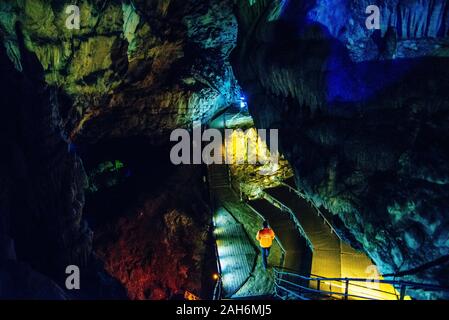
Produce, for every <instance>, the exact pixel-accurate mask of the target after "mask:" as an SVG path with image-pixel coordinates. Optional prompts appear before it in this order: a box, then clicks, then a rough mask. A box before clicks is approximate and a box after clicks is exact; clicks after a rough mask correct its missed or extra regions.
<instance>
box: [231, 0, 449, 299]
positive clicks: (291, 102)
mask: <svg viewBox="0 0 449 320" xmlns="http://www.w3.org/2000/svg"><path fill="white" fill-rule="evenodd" d="M443 2H445V1H442V3H443ZM337 3H338V4H340V5H343V7H338V10H337V9H335V10H334V7H333V6H332V5H334V4H335V5H336V4H337ZM363 3H364V1H316V2H315V4H312V5H311V6H310V7H306V6H303V5H301V4H300V3H299V2H293V1H275V0H273V1H256V2H255V4H253V5H249V3H247V2H241V3H240V7H239V10H238V18H239V27H240V30H241V32H242V34H241V37H239V39H241V41H240V43H239V45H238V49H237V53H236V59H235V70H236V71H237V78H238V80H239V82H240V84H241V85H242V87H243V89H244V91H245V93H246V94H247V98H248V103H249V107H250V112H251V114H252V115H253V117H254V119H255V123H256V125H257V126H258V127H262V128H279V129H280V144H281V148H282V150H283V151H284V154H285V156H286V157H287V159H288V160H289V162H290V164H291V165H292V167H293V169H294V171H295V175H296V180H297V185H298V186H299V188H300V189H301V190H303V191H304V192H305V193H306V194H307V195H308V196H309V197H310V198H311V199H312V200H313V201H315V203H317V204H318V205H322V206H324V207H326V208H327V209H328V210H330V211H331V212H332V213H334V214H336V215H339V217H340V218H341V219H342V220H343V221H344V223H345V225H346V227H347V228H348V229H349V230H350V231H351V232H352V234H353V235H354V236H355V238H356V239H357V240H358V242H360V243H361V244H362V245H363V247H364V249H365V250H366V252H367V253H368V254H369V255H370V257H371V258H372V259H373V260H374V261H375V263H376V264H377V265H378V266H379V268H380V270H381V272H382V273H384V274H391V273H398V272H403V271H406V273H405V274H406V276H405V277H404V279H407V280H413V281H420V282H427V283H438V284H441V285H448V280H447V277H446V276H445V274H447V272H448V271H449V266H448V264H447V259H446V257H447V256H448V254H449V240H448V236H447V235H448V231H449V229H448V228H449V227H448V226H449V220H448V215H447V212H448V210H449V203H448V201H447V199H449V188H448V182H449V181H448V177H449V167H448V165H447V163H448V160H449V152H448V148H447V143H446V141H445V140H446V139H445V137H446V136H447V134H448V133H449V132H448V126H447V120H448V119H449V84H448V82H447V81H446V80H444V79H448V78H449V60H448V58H447V56H448V55H447V49H444V46H446V48H447V40H448V38H447V36H448V30H447V29H448V25H447V23H446V22H445V21H446V20H445V19H446V18H445V19H437V18H435V19H434V18H433V17H436V16H438V17H440V16H442V17H447V16H448V11H447V10H448V7H447V6H446V7H440V6H436V7H435V6H434V7H428V6H424V5H423V4H422V2H420V1H409V2H407V4H402V5H400V6H396V7H395V9H394V10H393V11H394V12H395V13H392V11H391V10H390V18H392V17H399V16H400V15H399V16H398V15H397V14H398V12H399V11H400V12H410V10H411V9H416V8H418V6H419V5H418V4H421V5H423V6H424V7H425V8H423V9H422V10H421V11H420V10H415V11H413V14H411V16H407V19H409V20H407V19H400V20H395V22H394V21H393V22H391V25H392V28H391V29H390V32H389V33H388V32H384V33H382V36H383V38H381V39H380V41H381V43H382V42H383V43H384V48H385V45H387V46H389V45H390V44H391V43H392V40H391V39H392V37H393V36H392V35H394V34H395V35H396V36H395V38H396V40H395V41H397V43H396V45H395V47H394V49H395V54H391V55H390V56H389V57H385V56H383V55H382V53H383V52H382V51H381V49H379V48H382V46H380V47H379V46H377V45H375V43H374V42H372V41H373V40H371V39H372V37H371V36H372V32H370V31H368V30H366V29H363V28H362V26H363V25H364V21H365V20H364V19H365V17H366V15H364V14H363V13H364V8H365V7H363ZM384 3H387V4H388V7H394V5H395V4H397V3H398V1H385V2H384ZM282 4H284V6H282ZM415 5H416V6H415ZM267 8H268V9H267ZM355 8H358V10H359V11H354V9H355ZM443 8H446V9H445V11H443ZM340 10H343V11H345V10H347V11H345V12H343V13H341V12H340ZM360 10H362V11H360ZM398 10H399V11H398ZM354 12H355V13H354ZM357 12H359V13H360V14H358V13H357ZM340 13H341V14H340ZM386 14H387V13H386V12H385V15H386ZM308 15H310V16H314V19H313V21H314V22H313V21H312V22H311V21H310V19H309V20H308V21H309V22H308V23H306V22H305V21H306V20H301V17H306V16H308ZM331 15H334V16H331ZM309 18H310V17H309ZM418 18H419V19H421V20H420V21H427V22H429V23H430V24H428V25H423V26H421V25H420V26H419V27H418V26H416V28H415V27H413V26H414V25H413V23H409V22H410V19H411V20H413V21H416V19H418ZM423 19H424V20H423ZM350 20H353V22H352V23H353V25H352V24H351V21H350ZM387 21H388V20H387ZM407 21H409V22H407ZM256 22H257V25H256ZM385 23H386V22H385ZM417 24H418V23H417ZM331 25H332V26H334V27H335V26H336V25H341V26H346V25H347V26H349V27H348V28H346V29H343V30H342V31H341V33H338V32H337V31H338V30H334V29H332V28H331ZM383 28H384V29H385V26H383ZM397 28H401V31H398V29H397ZM437 30H438V31H437ZM387 34H389V36H388V35H387ZM386 35H387V36H386ZM427 35H431V36H435V38H430V39H428V38H427ZM389 37H390V38H389ZM358 39H359V40H362V39H363V41H362V42H355V40H357V41H358ZM351 43H352V44H351ZM357 43H365V44H367V43H371V44H370V47H363V48H362V47H360V48H359V49H357V50H356V49H355V47H354V46H356V44H357ZM436 43H438V44H439V45H437V46H434V45H435V44H436ZM407 46H408V47H415V48H416V49H415V50H406V49H404V48H405V47H407ZM430 48H433V49H432V50H430ZM418 57H421V58H418ZM440 258H441V259H440ZM411 294H412V293H411ZM413 294H414V295H415V296H416V297H421V298H425V297H427V295H426V294H421V293H419V292H414V293H413ZM433 297H436V296H435V295H434V296H433Z"/></svg>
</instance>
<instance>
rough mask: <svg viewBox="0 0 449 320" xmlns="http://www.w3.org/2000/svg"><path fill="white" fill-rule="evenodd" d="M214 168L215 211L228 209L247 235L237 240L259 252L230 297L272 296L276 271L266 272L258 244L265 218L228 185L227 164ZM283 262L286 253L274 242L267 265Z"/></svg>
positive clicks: (211, 179) (237, 259)
mask: <svg viewBox="0 0 449 320" xmlns="http://www.w3.org/2000/svg"><path fill="white" fill-rule="evenodd" d="M211 167H213V168H210V169H211V170H210V171H209V179H210V185H211V192H212V194H213V195H214V198H215V202H216V204H217V206H216V210H215V212H217V211H220V210H222V208H225V209H226V211H227V212H228V213H230V214H231V215H232V217H233V218H234V219H235V220H236V221H237V222H238V223H240V224H241V225H242V226H243V228H244V231H245V233H246V237H245V238H242V237H238V239H240V240H241V241H244V242H245V243H246V244H245V245H247V244H248V243H249V244H250V245H251V247H252V248H253V250H254V252H255V254H256V259H255V261H253V264H252V265H251V268H250V269H247V270H249V271H248V273H247V274H246V280H245V281H244V282H243V283H242V285H241V287H240V288H239V289H238V290H237V291H236V292H234V293H233V294H232V295H230V296H228V297H227V298H244V297H256V296H270V295H272V294H273V293H274V283H273V271H272V269H271V268H268V270H267V271H265V270H264V268H263V266H262V259H261V258H260V252H259V249H258V243H257V240H256V238H255V237H256V233H257V231H258V230H259V229H260V228H261V225H262V222H263V219H262V218H261V217H260V216H259V215H257V214H256V213H255V212H254V211H253V210H252V209H251V208H249V207H248V206H247V205H246V204H245V203H244V202H241V201H240V199H239V197H238V196H237V195H236V193H235V192H234V191H233V190H232V189H231V188H230V187H229V181H228V180H227V179H228V178H227V168H226V166H224V165H221V166H220V165H214V166H211ZM226 226H227V227H229V229H231V223H228V224H227V225H226ZM234 239H235V237H234ZM217 240H218V239H217ZM240 246H241V244H240ZM219 251H220V249H219ZM225 258H226V257H225ZM234 259H235V262H236V263H241V262H237V261H242V260H244V261H247V263H249V260H248V259H246V258H245V257H244V255H240V256H238V255H235V256H234ZM220 260H223V257H220ZM282 262H283V252H282V250H281V248H280V246H279V245H278V244H277V243H274V244H273V247H272V249H271V252H270V256H269V259H268V264H269V265H270V266H279V265H282ZM222 277H223V278H225V277H226V274H223V275H222ZM225 297H226V296H225Z"/></svg>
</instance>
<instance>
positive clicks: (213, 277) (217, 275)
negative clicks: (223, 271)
mask: <svg viewBox="0 0 449 320" xmlns="http://www.w3.org/2000/svg"><path fill="white" fill-rule="evenodd" d="M212 279H214V280H215V281H217V280H218V279H220V275H219V274H218V273H214V274H213V275H212Z"/></svg>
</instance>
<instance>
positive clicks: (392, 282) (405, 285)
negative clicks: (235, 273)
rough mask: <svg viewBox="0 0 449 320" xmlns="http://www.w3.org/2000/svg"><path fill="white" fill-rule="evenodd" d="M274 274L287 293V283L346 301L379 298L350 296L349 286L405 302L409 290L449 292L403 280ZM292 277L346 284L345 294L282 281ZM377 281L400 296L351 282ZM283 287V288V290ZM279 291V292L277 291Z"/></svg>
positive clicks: (307, 280) (429, 285) (287, 273)
mask: <svg viewBox="0 0 449 320" xmlns="http://www.w3.org/2000/svg"><path fill="white" fill-rule="evenodd" d="M274 273H275V280H274V282H275V286H276V287H277V288H279V289H282V290H284V291H285V289H286V288H285V287H284V286H281V283H286V284H289V285H290V286H293V287H294V288H297V289H300V290H301V291H307V292H308V293H317V294H320V295H327V296H334V295H338V296H342V297H343V298H344V299H345V300H346V299H348V298H358V299H366V300H378V298H377V297H373V296H370V295H365V296H363V295H356V294H350V293H349V292H348V289H349V286H356V287H359V288H364V289H368V290H371V291H375V292H381V293H383V294H388V295H392V296H394V297H395V298H396V299H398V300H403V299H404V298H405V292H406V289H407V288H418V289H423V290H428V291H442V292H449V288H446V287H442V286H437V285H433V284H426V283H416V282H410V281H402V280H384V279H365V278H326V277H320V276H316V275H312V276H310V277H307V276H303V275H300V274H297V273H294V272H290V271H283V270H280V268H274ZM283 275H285V276H291V277H295V278H297V279H300V280H301V281H304V282H310V281H316V282H317V284H320V283H321V282H324V283H329V282H331V281H337V282H343V283H345V288H344V289H345V292H344V293H342V292H338V291H327V290H320V289H319V288H320V286H319V285H318V286H317V287H318V289H313V288H310V287H306V286H304V285H301V284H298V283H295V282H292V281H288V280H286V279H282V278H281V276H283ZM373 280H374V281H375V282H376V283H384V284H389V285H392V286H393V287H395V288H396V287H399V288H400V295H399V297H398V295H397V294H396V293H392V292H388V291H384V290H380V289H376V288H370V287H364V286H361V285H359V284H354V283H351V282H365V283H367V282H372V281H373ZM281 287H282V288H281ZM276 291H277V290H276ZM287 291H288V293H291V292H292V290H291V289H287Z"/></svg>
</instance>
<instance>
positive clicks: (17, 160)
mask: <svg viewBox="0 0 449 320" xmlns="http://www.w3.org/2000/svg"><path fill="white" fill-rule="evenodd" d="M20 49H21V50H20V53H21V56H22V72H18V71H17V70H16V69H15V68H14V66H13V64H12V63H11V62H10V61H9V60H8V58H7V56H6V52H5V50H4V48H3V47H1V48H0V62H1V63H0V66H1V74H0V86H1V88H2V94H1V95H0V106H1V112H2V117H1V120H0V121H1V126H0V127H1V137H0V146H1V149H2V157H1V166H0V167H1V169H0V170H1V171H0V213H1V214H0V248H1V250H0V260H2V263H1V264H0V266H1V267H0V270H1V271H2V272H1V277H0V281H1V283H2V286H1V289H0V296H1V297H7V298H13V297H16V298H52V299H54V298H66V297H70V296H71V293H69V292H64V291H63V290H62V289H60V288H59V287H58V284H59V285H61V284H62V285H63V284H64V279H65V276H66V274H65V269H66V267H67V266H68V265H71V264H75V265H77V266H79V267H80V268H81V270H82V272H83V274H84V275H86V277H87V275H88V274H89V275H90V276H92V277H93V279H92V282H94V281H97V282H96V283H97V284H98V288H97V289H99V288H100V287H101V281H99V279H98V278H96V276H95V274H96V272H99V273H100V272H101V268H98V269H97V267H95V262H94V258H93V256H92V254H91V249H92V233H91V231H90V230H89V229H88V227H87V225H86V223H84V222H83V221H82V219H81V215H82V210H83V206H84V193H83V188H84V184H85V173H84V169H83V166H82V163H81V161H80V159H79V158H78V156H77V155H76V154H73V153H71V152H70V151H69V148H68V143H67V142H66V140H64V139H63V137H62V135H61V128H60V127H59V121H60V117H59V114H58V109H57V107H58V99H57V98H56V93H55V89H51V88H48V87H46V86H45V84H44V81H43V78H42V74H43V73H42V68H41V67H40V65H39V63H37V60H36V57H35V55H34V54H32V53H29V52H28V51H27V50H25V49H24V48H23V47H21V48H20ZM14 279H15V280H14ZM50 279H52V280H50ZM16 281H17V282H16ZM39 287H41V289H38V288H39ZM45 288H47V290H46V289H45ZM83 289H86V290H81V291H80V292H79V295H81V296H83V297H85V298H88V297H94V296H97V297H98V296H101V295H99V294H98V292H96V291H95V290H97V289H95V290H94V291H90V290H89V289H88V286H86V287H83ZM110 294H111V297H112V296H114V292H113V290H111V292H110Z"/></svg>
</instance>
